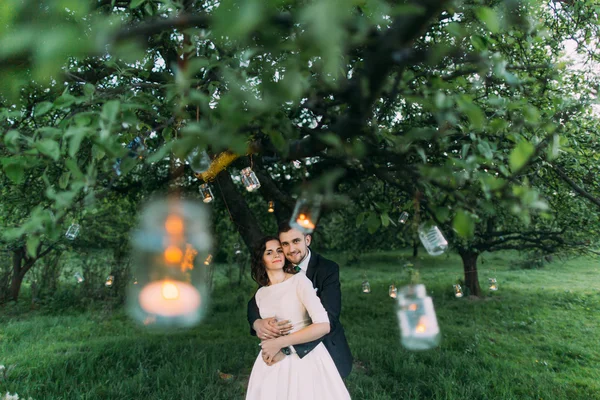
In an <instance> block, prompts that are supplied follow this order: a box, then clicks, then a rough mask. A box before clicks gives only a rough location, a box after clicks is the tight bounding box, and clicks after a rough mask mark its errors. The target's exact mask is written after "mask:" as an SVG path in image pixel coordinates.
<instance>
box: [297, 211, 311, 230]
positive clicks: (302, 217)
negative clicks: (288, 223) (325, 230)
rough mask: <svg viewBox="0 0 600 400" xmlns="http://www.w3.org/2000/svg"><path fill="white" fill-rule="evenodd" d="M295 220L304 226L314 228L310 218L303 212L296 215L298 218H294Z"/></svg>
mask: <svg viewBox="0 0 600 400" xmlns="http://www.w3.org/2000/svg"><path fill="white" fill-rule="evenodd" d="M296 222H297V223H298V224H299V225H300V226H302V227H304V228H308V229H315V224H313V223H312V222H311V221H310V219H309V218H307V217H306V215H304V214H300V215H298V219H297V220H296Z"/></svg>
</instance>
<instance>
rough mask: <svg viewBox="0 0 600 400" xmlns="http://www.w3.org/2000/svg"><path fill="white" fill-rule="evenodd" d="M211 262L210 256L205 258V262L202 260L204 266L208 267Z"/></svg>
mask: <svg viewBox="0 0 600 400" xmlns="http://www.w3.org/2000/svg"><path fill="white" fill-rule="evenodd" d="M211 261H212V254H209V255H208V257H206V260H204V265H210V263H211Z"/></svg>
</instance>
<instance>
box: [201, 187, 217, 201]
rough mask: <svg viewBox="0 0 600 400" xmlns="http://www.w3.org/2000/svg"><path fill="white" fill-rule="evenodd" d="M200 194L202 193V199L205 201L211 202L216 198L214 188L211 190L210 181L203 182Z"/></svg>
mask: <svg viewBox="0 0 600 400" xmlns="http://www.w3.org/2000/svg"><path fill="white" fill-rule="evenodd" d="M200 194H201V195H202V201H203V202H205V203H210V202H211V201H213V200H214V199H215V197H214V196H213V193H212V190H210V186H208V183H203V184H202V185H200Z"/></svg>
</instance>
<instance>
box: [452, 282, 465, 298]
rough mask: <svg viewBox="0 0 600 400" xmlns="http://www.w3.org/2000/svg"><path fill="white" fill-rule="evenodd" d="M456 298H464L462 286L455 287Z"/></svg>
mask: <svg viewBox="0 0 600 400" xmlns="http://www.w3.org/2000/svg"><path fill="white" fill-rule="evenodd" d="M454 297H463V291H462V288H461V287H460V285H458V284H456V285H454Z"/></svg>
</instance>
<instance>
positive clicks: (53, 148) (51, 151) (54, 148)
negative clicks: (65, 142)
mask: <svg viewBox="0 0 600 400" xmlns="http://www.w3.org/2000/svg"><path fill="white" fill-rule="evenodd" d="M35 147H36V149H38V150H39V151H40V153H42V154H44V155H46V156H48V157H50V158H52V159H53V160H54V161H58V158H59V157H60V146H59V145H58V142H55V141H54V140H52V139H42V140H39V141H37V142H36V143H35Z"/></svg>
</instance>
